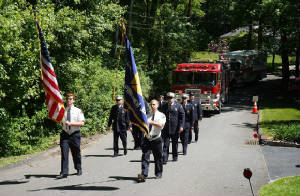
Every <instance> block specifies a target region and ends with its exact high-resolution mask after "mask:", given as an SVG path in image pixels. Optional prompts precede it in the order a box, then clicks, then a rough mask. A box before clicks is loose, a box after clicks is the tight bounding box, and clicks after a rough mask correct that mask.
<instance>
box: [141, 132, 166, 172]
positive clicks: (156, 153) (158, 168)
mask: <svg viewBox="0 0 300 196" xmlns="http://www.w3.org/2000/svg"><path fill="white" fill-rule="evenodd" d="M151 151H152V154H153V157H154V163H155V170H154V172H155V176H160V175H162V172H163V156H162V138H161V137H159V138H157V139H156V140H153V141H149V140H148V139H147V138H146V137H144V141H143V145H142V152H143V155H142V174H143V175H144V176H146V177H147V176H148V171H149V164H150V154H151Z"/></svg>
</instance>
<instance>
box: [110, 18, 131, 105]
mask: <svg viewBox="0 0 300 196" xmlns="http://www.w3.org/2000/svg"><path fill="white" fill-rule="evenodd" d="M119 22H120V23H121V25H122V42H121V45H123V44H124V42H125V38H124V36H125V33H126V28H125V25H124V24H127V21H126V20H125V19H124V18H121V19H120V20H119ZM121 53H122V47H120V50H119V55H118V61H117V66H116V76H115V81H114V89H113V94H112V96H111V98H112V100H113V101H114V100H115V96H116V89H117V81H118V73H119V65H120V59H121Z"/></svg>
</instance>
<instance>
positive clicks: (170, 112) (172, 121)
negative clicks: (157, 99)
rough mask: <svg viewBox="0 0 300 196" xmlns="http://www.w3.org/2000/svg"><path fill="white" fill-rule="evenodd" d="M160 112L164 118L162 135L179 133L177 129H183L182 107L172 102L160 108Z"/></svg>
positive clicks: (183, 115) (183, 116)
mask: <svg viewBox="0 0 300 196" xmlns="http://www.w3.org/2000/svg"><path fill="white" fill-rule="evenodd" d="M162 112H163V113H164V114H165V116H166V124H165V127H164V129H163V131H162V132H163V134H164V133H169V134H175V133H179V128H180V127H182V128H183V127H184V122H185V114H184V110H183V107H182V105H181V104H180V103H177V102H174V103H173V104H168V103H166V104H164V105H163V106H162Z"/></svg>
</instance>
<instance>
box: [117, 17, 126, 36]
mask: <svg viewBox="0 0 300 196" xmlns="http://www.w3.org/2000/svg"><path fill="white" fill-rule="evenodd" d="M119 23H120V24H121V25H122V30H123V32H125V33H126V27H125V24H127V20H125V19H124V18H120V19H119Z"/></svg>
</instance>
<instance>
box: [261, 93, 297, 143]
mask: <svg viewBox="0 0 300 196" xmlns="http://www.w3.org/2000/svg"><path fill="white" fill-rule="evenodd" d="M293 96H294V95H293V94H286V95H284V96H283V95H282V93H281V92H280V91H279V90H277V89H276V90H273V91H272V90H271V91H270V92H269V93H266V94H265V95H264V97H263V100H262V103H261V128H262V133H263V134H265V135H268V136H271V137H274V139H278V140H282V141H289V142H298V143H299V139H300V110H299V107H298V106H297V104H296V103H295V101H294V100H293Z"/></svg>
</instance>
